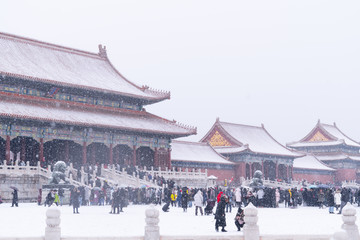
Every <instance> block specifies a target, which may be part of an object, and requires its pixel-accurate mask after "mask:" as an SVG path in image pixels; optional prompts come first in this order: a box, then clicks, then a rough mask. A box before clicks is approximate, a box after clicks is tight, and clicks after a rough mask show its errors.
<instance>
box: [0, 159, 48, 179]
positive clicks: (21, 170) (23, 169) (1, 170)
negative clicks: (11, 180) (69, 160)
mask: <svg viewBox="0 0 360 240" xmlns="http://www.w3.org/2000/svg"><path fill="white" fill-rule="evenodd" d="M0 174H9V175H18V176H21V175H29V176H34V175H42V176H44V177H47V178H50V177H51V171H50V166H49V167H48V169H46V168H42V167H41V166H40V162H38V164H37V165H36V166H30V162H26V165H25V166H21V165H18V162H16V164H15V165H7V164H6V161H5V162H4V164H3V165H0Z"/></svg>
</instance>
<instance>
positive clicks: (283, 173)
mask: <svg viewBox="0 0 360 240" xmlns="http://www.w3.org/2000/svg"><path fill="white" fill-rule="evenodd" d="M277 178H278V179H281V180H285V181H287V180H288V175H287V168H286V166H285V165H284V164H279V166H278V177H277Z"/></svg>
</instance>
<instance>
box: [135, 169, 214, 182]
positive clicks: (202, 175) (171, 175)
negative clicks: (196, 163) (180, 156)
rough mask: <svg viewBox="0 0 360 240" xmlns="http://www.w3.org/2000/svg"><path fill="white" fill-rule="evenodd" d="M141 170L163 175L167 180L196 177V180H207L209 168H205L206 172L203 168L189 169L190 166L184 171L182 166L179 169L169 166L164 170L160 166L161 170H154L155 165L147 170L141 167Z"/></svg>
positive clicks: (154, 174) (152, 174)
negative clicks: (169, 167) (202, 170)
mask: <svg viewBox="0 0 360 240" xmlns="http://www.w3.org/2000/svg"><path fill="white" fill-rule="evenodd" d="M140 171H144V172H147V173H149V174H151V176H153V177H154V176H159V177H163V178H164V179H165V180H168V179H172V180H177V179H188V180H191V179H194V180H207V177H208V176H207V169H205V171H204V172H201V169H199V170H195V169H194V168H193V169H192V171H189V169H188V168H185V170H184V171H183V170H182V169H181V168H179V170H178V171H176V169H175V167H173V168H172V169H171V170H170V169H168V168H167V167H166V168H165V169H164V170H161V168H160V167H159V170H154V168H153V167H151V168H150V170H147V169H146V168H143V169H140Z"/></svg>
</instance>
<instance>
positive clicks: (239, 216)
mask: <svg viewBox="0 0 360 240" xmlns="http://www.w3.org/2000/svg"><path fill="white" fill-rule="evenodd" d="M244 216H245V215H244V210H242V209H241V207H239V208H238V211H237V213H236V216H235V225H236V227H237V229H238V231H240V230H241V228H242V227H244V224H245V222H244Z"/></svg>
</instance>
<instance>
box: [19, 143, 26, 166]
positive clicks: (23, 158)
mask: <svg viewBox="0 0 360 240" xmlns="http://www.w3.org/2000/svg"><path fill="white" fill-rule="evenodd" d="M20 144H21V153H20V160H21V161H24V162H25V150H26V144H25V138H21V140H20Z"/></svg>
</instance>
